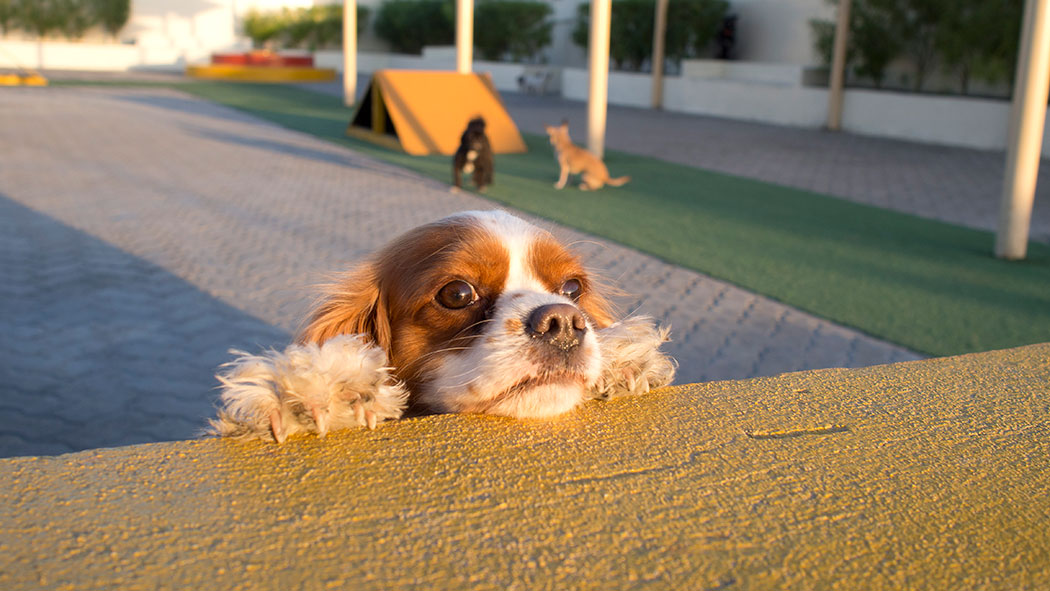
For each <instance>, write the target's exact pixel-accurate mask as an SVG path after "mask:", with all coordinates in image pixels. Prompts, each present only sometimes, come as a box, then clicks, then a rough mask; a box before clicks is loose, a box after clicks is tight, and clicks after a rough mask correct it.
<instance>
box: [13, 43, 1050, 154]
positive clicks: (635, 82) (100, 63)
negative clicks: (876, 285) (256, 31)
mask: <svg viewBox="0 0 1050 591" xmlns="http://www.w3.org/2000/svg"><path fill="white" fill-rule="evenodd" d="M0 49H2V51H0V69H16V68H19V67H23V68H33V69H38V70H41V69H51V70H97V71H126V70H134V69H164V70H176V71H177V70H181V69H183V68H185V67H186V65H188V64H191V63H200V62H206V61H207V60H208V59H209V56H210V54H211V50H210V49H206V48H203V47H183V48H176V47H168V46H151V45H121V44H106V43H68V42H59V41H48V42H45V43H38V42H35V41H7V40H5V41H0ZM315 60H316V63H317V65H318V66H319V67H326V68H334V69H336V70H342V64H343V60H342V54H341V53H340V52H339V51H319V52H317V53H316V54H315ZM700 65H703V64H700ZM454 67H455V48H451V47H428V48H425V49H424V51H423V55H422V56H410V55H398V54H390V53H374V52H360V53H359V54H358V70H359V71H360V72H363V73H369V72H373V71H375V70H379V69H384V68H397V69H420V70H449V69H453V68H454ZM698 67H699V66H698ZM474 70H475V71H477V72H489V73H490V74H491V75H492V79H493V82H494V83H495V85H496V88H498V89H499V90H501V91H518V90H520V88H519V85H518V78H519V77H521V76H522V75H524V74H527V73H531V72H534V71H536V70H545V71H548V72H550V74H551V79H550V81H549V83H548V84H547V91H548V92H558V91H559V89H560V92H561V94H562V96H564V97H565V98H568V99H573V100H587V79H588V73H587V70H585V69H581V68H564V69H561V68H557V67H545V66H544V67H541V66H532V65H524V64H509V63H501V62H488V61H482V60H478V61H475V62H474ZM709 70H710V67H706V69H704V68H701V74H702V75H699V76H672V77H667V78H665V81H664V85H665V86H664V108H665V109H666V110H668V111H675V112H681V113H691V114H696V115H709V116H712V117H724V118H728V119H740V120H745V121H755V122H761V123H772V124H778V125H792V126H797V127H805V128H811V129H819V128H821V127H823V126H824V123H825V118H826V109H827V90H826V89H824V88H819V87H809V86H802V85H801V84H780V83H768V82H756V81H753V80H744V79H740V78H738V77H734V76H733V75H730V74H731V72H730V70H729V69H726V70H725V71H724V73H721V75H720V72H714V71H709ZM688 71H691V70H687V72H688ZM767 77H768V76H767ZM793 77H797V75H794V74H793ZM651 84H652V83H651V79H650V77H649V75H648V74H632V73H624V72H612V73H610V75H609V103H610V104H614V105H623V106H630V107H641V108H648V107H649V104H650V94H651V92H652V85H651ZM844 101H845V104H844V108H843V120H842V126H843V129H845V130H846V131H849V132H853V133H858V134H864V135H871V136H877V137H887V138H894V139H901V140H909V141H920V142H929V143H934V144H942V145H949V146H962V147H968V148H977V149H986V150H1002V149H1004V147H1005V146H1006V141H1007V137H1006V136H1007V128H1008V125H1009V123H1008V122H1009V113H1010V104H1009V102H1007V101H1005V100H995V99H980V98H965V97H948V96H931V95H916V94H909V93H901V92H890V91H874V90H860V89H853V90H847V91H846V93H845V99H844ZM1043 153H1044V154H1050V139H1048V137H1047V134H1046V133H1045V132H1044V136H1043Z"/></svg>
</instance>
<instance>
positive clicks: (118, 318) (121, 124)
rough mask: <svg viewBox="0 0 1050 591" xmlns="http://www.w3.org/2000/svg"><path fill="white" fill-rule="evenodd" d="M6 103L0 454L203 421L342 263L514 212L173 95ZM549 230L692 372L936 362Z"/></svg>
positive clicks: (683, 378)
mask: <svg viewBox="0 0 1050 591" xmlns="http://www.w3.org/2000/svg"><path fill="white" fill-rule="evenodd" d="M0 117H3V121H4V125H2V126H0V146H3V157H2V159H0V393H2V396H0V456H13V455H31V454H57V453H65V452H69V451H75V450H81V449H87V448H93V447H102V446H112V445H125V444H129V443H144V442H150V441H165V440H172V439H185V438H188V437H192V436H194V434H195V433H196V432H197V430H198V429H199V428H200V427H201V426H203V424H204V419H205V418H206V417H208V416H210V415H212V414H213V409H212V403H213V400H214V399H215V396H216V393H215V391H214V390H213V388H214V386H215V385H216V382H215V380H214V379H213V377H212V375H213V373H214V371H215V368H216V366H217V365H218V364H220V363H222V362H223V361H225V360H226V359H227V358H228V356H227V354H226V353H225V351H226V350H227V349H228V348H230V347H238V348H247V349H251V350H254V349H258V348H260V347H264V346H272V345H282V344H283V343H284V342H286V341H287V339H288V335H289V334H290V333H291V332H292V331H293V330H294V328H295V326H296V325H297V323H298V322H299V321H300V319H301V317H302V315H303V312H304V310H305V309H306V307H307V306H308V304H309V302H310V301H311V298H312V292H311V290H310V286H311V285H313V284H316V283H318V282H321V281H323V280H324V277H325V274H326V273H330V272H333V271H336V270H340V269H342V268H344V267H345V266H347V265H348V264H350V263H351V262H352V261H354V260H355V259H358V258H360V257H361V256H363V255H364V254H366V253H368V252H370V251H371V250H373V249H375V248H377V247H378V246H380V245H381V244H384V243H385V242H386V241H388V240H389V239H390V238H392V237H394V236H395V235H397V234H398V233H400V232H402V231H404V230H407V229H409V228H411V227H413V226H415V225H418V224H421V223H424V222H428V221H431V220H434V219H436V218H439V217H442V216H444V215H447V214H450V213H453V212H456V211H460V210H464V209H486V208H492V207H493V204H492V203H490V202H487V201H485V200H484V199H481V198H478V197H476V196H473V195H467V194H458V193H451V192H449V190H448V186H447V185H445V184H443V183H438V182H435V181H431V180H426V179H422V178H420V177H418V176H416V175H414V174H410V173H407V172H405V171H403V170H401V169H397V168H395V167H392V166H389V165H386V164H383V163H380V162H376V161H374V160H370V159H368V158H364V157H362V156H361V155H359V154H356V153H354V152H352V151H349V150H347V149H344V148H341V147H338V146H334V145H331V144H329V143H326V142H323V141H321V140H318V139H316V138H313V137H310V136H306V135H303V134H299V133H295V132H291V131H288V130H285V129H281V128H278V127H276V126H273V125H271V124H268V123H264V122H261V121H259V120H257V119H254V118H252V117H249V116H247V115H244V114H242V113H239V112H236V111H233V110H230V109H227V108H223V107H220V106H217V105H214V104H211V103H207V102H204V101H201V100H197V99H194V98H191V97H188V96H186V95H184V94H181V93H178V92H174V91H170V90H166V89H156V88H154V89H149V88H137V89H136V88H115V87H94V88H90V87H51V88H46V89H7V90H5V91H4V92H3V93H0ZM538 223H540V224H541V225H543V226H545V227H549V228H551V229H552V231H553V232H554V233H555V234H557V235H558V236H560V237H562V238H564V239H565V240H567V241H570V242H575V243H577V247H578V250H579V251H580V252H581V253H582V254H583V255H584V257H585V258H586V259H587V260H588V262H589V263H590V266H591V267H592V268H594V269H595V270H596V271H597V272H598V273H599V274H601V275H603V276H604V277H606V278H608V279H610V280H611V282H612V283H614V284H618V285H619V287H620V288H622V289H623V290H624V291H626V292H627V293H629V294H633V295H632V296H631V297H625V298H622V299H621V300H620V303H621V306H622V308H623V309H624V310H626V311H633V312H638V313H643V314H650V315H653V316H655V317H657V318H659V319H661V320H663V321H665V322H669V323H670V324H671V325H672V326H673V327H674V332H673V338H674V342H673V343H672V344H671V347H670V350H671V352H672V353H673V354H674V355H675V356H676V357H677V358H678V360H679V362H680V364H681V367H680V371H679V383H688V382H697V381H704V380H712V379H731V378H747V377H754V376H764V375H773V374H777V373H781V372H785V371H793V370H800V369H810V368H818V367H842V366H845V367H859V366H865V365H872V364H877V363H887V362H893V361H901V360H905V359H914V358H917V356H916V355H915V354H914V353H911V352H909V351H906V350H903V349H901V348H899V347H896V346H893V345H890V344H887V343H884V342H880V341H877V340H875V339H872V338H870V337H868V336H866V335H863V334H859V333H857V332H855V331H852V330H848V329H845V328H843V327H841V326H837V325H834V324H832V323H829V322H825V321H823V320H820V319H817V318H815V317H813V316H810V315H808V314H804V313H801V312H799V311H797V310H794V309H792V308H788V307H786V306H783V305H781V304H779V303H777V302H774V301H771V300H769V299H767V298H764V297H761V296H756V295H754V294H751V293H748V292H746V291H743V290H740V289H737V288H735V287H733V286H730V285H728V284H725V283H722V282H719V281H714V280H712V279H710V278H708V277H705V276H703V275H699V274H697V273H693V272H690V271H686V270H683V269H680V268H677V267H674V266H671V265H667V264H664V263H662V262H660V261H658V260H656V259H653V258H651V257H647V256H643V255H640V254H638V253H637V252H634V251H631V250H629V249H626V248H622V247H619V246H617V245H615V244H611V243H609V242H607V241H603V240H598V239H594V238H593V237H589V236H585V235H582V234H580V233H578V232H574V231H570V230H567V229H565V228H560V227H557V226H553V225H552V224H550V223H549V222H545V221H542V220H541V221H538Z"/></svg>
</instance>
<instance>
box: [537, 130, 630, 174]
mask: <svg viewBox="0 0 1050 591" xmlns="http://www.w3.org/2000/svg"><path fill="white" fill-rule="evenodd" d="M545 129H546V130H547V135H548V136H550V142H551V145H552V146H554V158H555V160H557V161H558V167H559V168H560V176H559V177H558V182H556V183H554V188H555V189H562V188H564V187H565V183H566V182H567V181H568V180H569V174H570V173H571V174H579V175H581V176H580V189H581V190H584V191H597V190H598V189H601V188H602V187H603V186H605V185H610V186H613V187H619V186H621V185H624V184H626V183H627V181H629V180H631V177H629V176H622V177H619V178H615V179H614V178H610V177H609V169H608V168H606V167H605V163H604V162H602V161H601V159H600V158H598V157H597V156H595V155H594V154H592V153H590V152H588V151H587V150H585V149H583V148H581V147H579V146H577V145H576V144H573V143H572V138H570V137H569V122H568V121H562V122H561V125H559V126H557V127H552V126H550V125H547V126H545Z"/></svg>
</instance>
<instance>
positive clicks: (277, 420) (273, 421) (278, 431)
mask: <svg viewBox="0 0 1050 591" xmlns="http://www.w3.org/2000/svg"><path fill="white" fill-rule="evenodd" d="M270 432H271V433H272V434H273V438H274V440H275V441H277V443H284V440H285V439H287V438H288V435H287V434H286V433H285V431H284V421H283V420H282V419H281V411H279V410H277V409H274V410H271V411H270Z"/></svg>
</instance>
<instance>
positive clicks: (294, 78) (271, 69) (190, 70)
mask: <svg viewBox="0 0 1050 591" xmlns="http://www.w3.org/2000/svg"><path fill="white" fill-rule="evenodd" d="M186 75H187V76H190V77H191V78H201V79H204V80H234V81H237V82H329V81H332V80H335V70H333V69H330V68H306V67H283V66H238V65H229V64H211V65H206V66H189V67H187V68H186Z"/></svg>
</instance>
